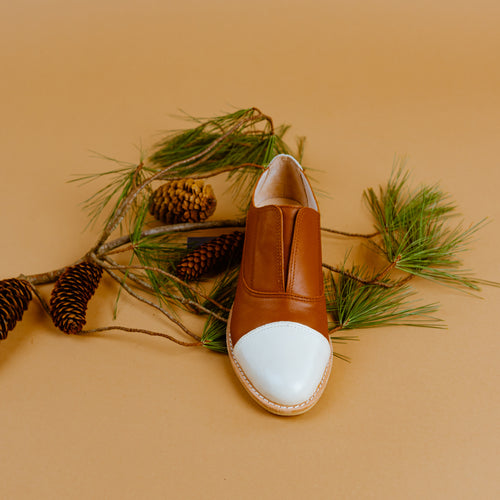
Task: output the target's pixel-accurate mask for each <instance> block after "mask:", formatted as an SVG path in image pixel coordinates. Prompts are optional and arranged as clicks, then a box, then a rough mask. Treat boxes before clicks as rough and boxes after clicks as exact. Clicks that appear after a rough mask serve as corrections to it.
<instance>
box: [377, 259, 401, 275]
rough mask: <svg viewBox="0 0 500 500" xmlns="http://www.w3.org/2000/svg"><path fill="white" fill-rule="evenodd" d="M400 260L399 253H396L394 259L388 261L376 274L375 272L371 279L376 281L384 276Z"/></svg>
mask: <svg viewBox="0 0 500 500" xmlns="http://www.w3.org/2000/svg"><path fill="white" fill-rule="evenodd" d="M400 260H401V255H398V256H397V257H396V259H395V260H393V261H392V262H390V263H389V264H388V265H387V266H386V267H385V268H384V269H382V271H380V272H379V273H378V274H376V275H375V276H374V277H373V278H372V281H377V280H380V279H382V278H385V277H386V276H387V275H388V274H389V273H390V272H391V271H392V270H393V269H394V268H395V267H396V266H397V265H398V262H399V261H400Z"/></svg>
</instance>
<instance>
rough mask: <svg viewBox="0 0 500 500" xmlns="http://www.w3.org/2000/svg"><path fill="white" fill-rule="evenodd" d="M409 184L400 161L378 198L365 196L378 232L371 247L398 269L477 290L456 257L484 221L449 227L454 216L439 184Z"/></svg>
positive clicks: (476, 282)
mask: <svg viewBox="0 0 500 500" xmlns="http://www.w3.org/2000/svg"><path fill="white" fill-rule="evenodd" d="M398 163H399V164H398ZM408 183H409V173H408V172H407V171H405V169H404V161H401V160H400V161H399V162H396V164H395V169H394V171H393V174H392V175H391V178H390V179H389V181H388V183H387V185H386V186H385V187H380V188H379V191H378V194H377V193H376V192H375V190H374V189H372V188H370V189H367V190H366V191H365V192H364V199H365V201H366V202H367V204H368V207H369V209H370V211H371V213H372V215H373V217H374V219H375V228H376V230H377V231H378V232H379V233H380V237H379V238H378V239H374V240H372V241H371V242H370V244H371V245H372V247H373V248H375V249H376V250H377V251H378V252H379V253H381V254H382V255H384V256H385V257H386V258H387V260H388V261H389V262H390V263H392V264H394V268H396V269H399V270H401V271H404V272H407V273H410V274H413V275H415V276H420V277H422V278H426V279H430V280H433V281H436V282H439V283H441V284H445V285H450V286H454V287H459V288H464V287H465V288H469V289H473V290H479V289H480V288H479V283H480V281H479V280H477V279H476V278H474V276H473V275H472V273H471V272H470V271H468V270H466V269H463V267H462V260H461V259H460V258H459V254H460V253H462V252H464V251H465V250H467V249H468V248H469V245H470V243H471V241H472V238H473V236H474V235H475V233H476V232H477V231H478V230H479V229H480V228H482V227H483V226H484V224H485V222H486V219H483V220H482V221H480V222H478V223H476V224H473V225H470V226H469V227H465V226H464V224H463V222H460V223H458V224H455V225H451V218H452V217H456V216H457V215H458V213H457V209H456V205H455V204H454V203H453V202H452V201H451V200H450V197H449V195H448V194H446V193H444V192H443V191H441V189H440V188H439V187H438V186H421V187H419V188H417V189H411V188H410V187H409V186H408Z"/></svg>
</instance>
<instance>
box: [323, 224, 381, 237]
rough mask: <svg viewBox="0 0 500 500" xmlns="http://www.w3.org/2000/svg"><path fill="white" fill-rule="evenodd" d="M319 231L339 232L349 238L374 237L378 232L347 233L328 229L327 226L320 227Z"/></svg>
mask: <svg viewBox="0 0 500 500" xmlns="http://www.w3.org/2000/svg"><path fill="white" fill-rule="evenodd" d="M321 231H325V232H327V233H334V234H339V235H341V236H347V237H349V238H366V239H370V238H374V237H375V236H378V235H379V234H380V232H378V231H377V232H375V233H369V234H362V233H348V232H346V231H339V230H338V229H330V228H329V227H322V228H321Z"/></svg>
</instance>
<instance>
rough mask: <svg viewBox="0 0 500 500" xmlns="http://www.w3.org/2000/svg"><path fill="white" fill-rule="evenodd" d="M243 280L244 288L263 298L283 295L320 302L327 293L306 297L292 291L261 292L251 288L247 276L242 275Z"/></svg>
mask: <svg viewBox="0 0 500 500" xmlns="http://www.w3.org/2000/svg"><path fill="white" fill-rule="evenodd" d="M241 281H242V283H241V284H242V286H243V287H244V290H245V291H246V292H247V293H248V294H250V295H253V296H255V297H262V298H272V297H282V298H289V299H294V300H301V301H303V302H319V301H321V300H323V299H324V298H325V295H324V294H322V295H315V296H313V297H306V296H304V295H297V294H294V293H291V292H259V291H258V290H254V289H253V288H250V286H249V285H248V283H247V281H246V279H245V276H242V277H241Z"/></svg>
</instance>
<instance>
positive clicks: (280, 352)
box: [233, 321, 331, 406]
mask: <svg viewBox="0 0 500 500" xmlns="http://www.w3.org/2000/svg"><path fill="white" fill-rule="evenodd" d="M330 355H331V344H330V342H329V341H328V340H327V339H326V338H325V337H324V335H322V334H321V333H319V332H317V331H316V330H313V329H312V328H310V327H308V326H305V325H302V324H300V323H295V322H292V321H278V322H275V323H268V324H267V325H263V326H260V327H258V328H255V329H254V330H252V331H250V332H249V333H247V334H246V335H244V336H243V337H242V338H241V339H240V340H238V342H237V343H236V345H235V346H234V349H233V356H234V358H235V360H236V361H237V362H238V364H239V365H240V367H241V369H242V370H243V372H244V374H245V376H246V377H247V378H248V380H249V381H250V382H251V384H252V385H253V386H254V387H255V389H257V391H259V392H260V393H261V394H262V395H263V396H265V397H267V398H269V400H271V401H273V402H275V403H278V404H282V405H287V406H292V405H297V404H300V403H303V402H304V401H306V400H308V399H309V398H310V397H311V396H313V395H314V393H315V392H316V390H317V389H318V386H319V385H320V383H321V380H322V378H323V375H324V372H325V369H326V368H327V366H328V363H329V360H330Z"/></svg>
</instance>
